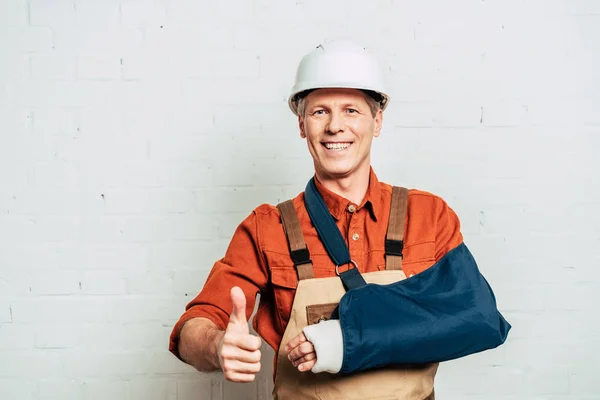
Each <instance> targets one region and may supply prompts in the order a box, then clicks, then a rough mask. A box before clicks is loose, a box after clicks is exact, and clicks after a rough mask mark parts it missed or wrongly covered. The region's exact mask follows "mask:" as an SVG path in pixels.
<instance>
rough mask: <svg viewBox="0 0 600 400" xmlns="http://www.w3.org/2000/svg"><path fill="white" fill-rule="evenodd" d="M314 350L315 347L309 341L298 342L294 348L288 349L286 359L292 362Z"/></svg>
mask: <svg viewBox="0 0 600 400" xmlns="http://www.w3.org/2000/svg"><path fill="white" fill-rule="evenodd" d="M314 352H315V347H314V346H313V344H312V343H311V342H304V343H300V345H298V346H297V347H296V348H295V349H293V350H292V351H290V353H289V354H288V359H289V360H290V361H291V362H292V363H293V362H295V361H297V360H299V359H300V358H302V357H304V356H306V355H308V354H310V353H314Z"/></svg>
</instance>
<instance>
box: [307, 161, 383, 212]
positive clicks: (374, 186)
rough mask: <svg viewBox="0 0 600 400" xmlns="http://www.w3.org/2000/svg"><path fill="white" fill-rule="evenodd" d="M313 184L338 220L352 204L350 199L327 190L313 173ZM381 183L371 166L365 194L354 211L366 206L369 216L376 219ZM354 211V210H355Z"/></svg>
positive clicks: (378, 210) (379, 205) (379, 210)
mask: <svg viewBox="0 0 600 400" xmlns="http://www.w3.org/2000/svg"><path fill="white" fill-rule="evenodd" d="M315 185H316V187H317V190H318V191H319V193H320V194H321V196H322V197H323V200H324V201H325V205H326V206H327V208H328V209H329V212H330V213H331V215H332V216H333V218H335V219H336V220H339V219H340V218H342V216H343V215H344V212H346V210H347V209H348V206H349V205H350V204H353V203H352V202H351V201H350V200H348V199H346V198H344V197H342V196H340V195H338V194H335V193H333V192H332V191H330V190H328V189H326V188H325V186H323V184H321V182H319V180H318V179H317V176H316V175H315ZM381 202H382V200H381V185H380V183H379V180H378V179H377V175H375V172H374V171H373V168H372V167H371V170H370V173H369V186H368V187H367V193H366V194H365V198H364V199H363V201H362V204H360V205H358V206H357V205H356V204H354V205H355V206H356V211H360V210H361V209H362V208H363V207H366V208H367V209H368V210H369V213H370V214H371V218H373V220H374V221H377V217H378V214H379V213H381ZM356 211H355V212H356Z"/></svg>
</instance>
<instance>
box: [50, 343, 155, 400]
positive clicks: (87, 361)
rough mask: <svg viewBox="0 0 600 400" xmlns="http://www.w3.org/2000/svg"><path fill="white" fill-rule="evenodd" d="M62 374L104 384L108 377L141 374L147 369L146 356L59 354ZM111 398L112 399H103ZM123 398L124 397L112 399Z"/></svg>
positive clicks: (93, 352)
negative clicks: (96, 380)
mask: <svg viewBox="0 0 600 400" xmlns="http://www.w3.org/2000/svg"><path fill="white" fill-rule="evenodd" d="M61 359H62V364H63V366H64V371H65V372H64V373H65V375H66V376H67V377H69V378H96V379H97V378H98V377H102V378H104V379H102V380H100V383H106V382H107V381H108V380H109V379H107V378H110V377H124V376H126V375H127V376H129V375H137V374H142V373H144V371H145V370H146V369H147V368H146V367H145V366H146V365H147V363H148V355H147V354H146V353H145V352H128V351H119V352H114V351H105V352H97V351H86V352H85V353H83V352H81V351H73V350H71V351H69V352H66V351H65V352H62V353H61ZM105 398H113V397H105ZM114 398H124V397H120V396H118V397H114Z"/></svg>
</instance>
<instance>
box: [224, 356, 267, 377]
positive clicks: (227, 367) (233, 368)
mask: <svg viewBox="0 0 600 400" xmlns="http://www.w3.org/2000/svg"><path fill="white" fill-rule="evenodd" d="M223 372H224V373H225V375H227V374H228V373H230V374H257V373H259V372H260V362H255V363H246V362H242V361H239V360H227V359H226V360H223Z"/></svg>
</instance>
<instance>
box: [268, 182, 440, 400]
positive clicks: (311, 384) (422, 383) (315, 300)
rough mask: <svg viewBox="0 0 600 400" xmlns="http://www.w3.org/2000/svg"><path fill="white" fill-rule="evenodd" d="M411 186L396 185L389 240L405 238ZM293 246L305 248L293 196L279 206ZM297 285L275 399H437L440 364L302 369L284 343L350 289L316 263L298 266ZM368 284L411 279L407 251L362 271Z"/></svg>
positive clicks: (323, 315) (328, 311) (281, 351)
mask: <svg viewBox="0 0 600 400" xmlns="http://www.w3.org/2000/svg"><path fill="white" fill-rule="evenodd" d="M407 204H408V190H406V189H404V188H398V187H394V188H393V191H392V204H391V210H390V223H389V226H388V231H387V236H386V239H391V240H399V241H402V240H403V236H404V223H405V220H406V211H407ZM278 208H279V210H280V213H281V218H282V222H283V226H284V229H285V232H286V235H287V238H288V242H289V245H290V250H291V251H294V250H303V249H306V243H305V241H304V237H303V235H302V231H301V229H300V223H299V221H298V216H297V214H296V211H295V209H294V206H293V204H292V202H291V200H288V201H286V202H284V203H281V204H279V205H278ZM297 270H298V278H299V280H298V287H297V289H296V295H295V297H294V302H293V305H292V311H291V314H290V319H289V322H288V325H287V328H286V330H285V332H284V334H283V338H282V341H281V345H280V346H279V353H278V354H277V373H276V376H275V387H274V389H273V398H274V399H278V400H288V399H292V400H293V399H320V400H334V399H335V400H358V399H360V400H369V399H373V400H375V399H377V400H433V399H435V395H434V392H433V381H434V377H435V374H436V371H437V368H438V364H423V365H410V366H409V365H398V366H394V367H387V368H385V369H379V370H372V371H365V372H359V373H355V374H352V375H349V376H338V375H333V374H329V373H326V372H324V373H319V374H314V373H312V372H310V371H308V372H299V371H298V369H297V368H295V367H294V366H293V365H292V363H291V362H290V361H289V360H288V358H287V357H288V353H287V352H286V351H285V345H286V344H287V343H288V342H289V341H290V339H292V338H293V337H294V336H296V335H298V334H299V333H300V332H302V329H303V328H304V327H305V326H307V325H311V324H315V323H318V322H319V321H321V320H324V319H327V318H329V316H330V315H331V313H332V311H333V310H334V308H335V307H336V305H337V304H338V303H339V301H340V299H341V298H342V296H343V295H344V293H345V290H344V287H343V285H342V281H341V279H340V278H339V277H337V276H336V277H330V278H314V274H313V270H312V263H306V264H301V265H297ZM362 275H363V277H364V279H365V281H366V282H367V283H377V284H390V283H393V282H397V281H400V280H403V279H406V276H405V275H404V272H403V271H402V256H395V255H386V270H385V271H378V272H369V273H365V274H362Z"/></svg>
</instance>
